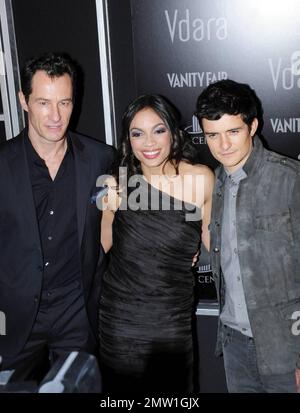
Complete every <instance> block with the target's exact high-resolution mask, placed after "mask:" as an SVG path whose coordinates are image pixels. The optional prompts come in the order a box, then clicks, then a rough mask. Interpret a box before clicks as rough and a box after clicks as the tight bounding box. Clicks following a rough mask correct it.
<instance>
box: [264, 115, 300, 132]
mask: <svg viewBox="0 0 300 413" xmlns="http://www.w3.org/2000/svg"><path fill="white" fill-rule="evenodd" d="M270 122H271V125H272V129H273V132H274V133H299V132H300V118H282V119H280V118H270Z"/></svg>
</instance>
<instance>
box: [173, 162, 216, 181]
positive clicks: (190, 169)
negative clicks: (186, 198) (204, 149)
mask: <svg viewBox="0 0 300 413" xmlns="http://www.w3.org/2000/svg"><path fill="white" fill-rule="evenodd" d="M179 168H180V174H181V175H187V174H189V175H204V176H205V177H207V178H209V179H213V178H214V173H213V171H212V170H211V169H210V167H209V166H207V165H203V164H200V163H197V164H193V165H192V164H189V163H187V162H181V163H180V166H179Z"/></svg>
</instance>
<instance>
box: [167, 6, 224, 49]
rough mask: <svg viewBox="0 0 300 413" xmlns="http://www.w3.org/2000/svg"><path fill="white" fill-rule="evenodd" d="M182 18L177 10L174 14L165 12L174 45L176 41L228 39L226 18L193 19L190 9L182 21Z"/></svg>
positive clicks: (186, 11)
mask: <svg viewBox="0 0 300 413" xmlns="http://www.w3.org/2000/svg"><path fill="white" fill-rule="evenodd" d="M180 17H181V16H180ZM180 17H179V16H178V10H177V9H175V10H174V12H173V13H172V12H170V13H169V11H168V10H165V18H166V21H167V25H168V29H169V34H170V37H171V41H172V43H174V40H175V39H177V40H179V41H180V42H188V41H190V40H193V41H196V42H200V41H202V40H212V39H213V38H214V39H217V40H224V39H227V36H228V30H227V19H226V18H225V17H211V18H209V19H207V20H202V19H200V18H199V17H197V18H191V17H190V10H189V9H186V10H185V16H183V18H181V19H180Z"/></svg>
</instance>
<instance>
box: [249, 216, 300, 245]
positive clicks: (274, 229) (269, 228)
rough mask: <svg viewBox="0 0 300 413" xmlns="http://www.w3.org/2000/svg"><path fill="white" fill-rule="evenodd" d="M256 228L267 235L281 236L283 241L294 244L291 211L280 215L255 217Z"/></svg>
mask: <svg viewBox="0 0 300 413" xmlns="http://www.w3.org/2000/svg"><path fill="white" fill-rule="evenodd" d="M254 226H255V229H256V230H259V231H264V232H265V233H266V235H267V234H268V233H269V234H270V235H271V234H272V233H273V234H274V233H277V234H280V236H282V240H284V239H285V240H287V241H289V242H293V232H292V223H291V214H290V211H283V212H281V213H280V214H273V215H264V216H257V217H255V221H254Z"/></svg>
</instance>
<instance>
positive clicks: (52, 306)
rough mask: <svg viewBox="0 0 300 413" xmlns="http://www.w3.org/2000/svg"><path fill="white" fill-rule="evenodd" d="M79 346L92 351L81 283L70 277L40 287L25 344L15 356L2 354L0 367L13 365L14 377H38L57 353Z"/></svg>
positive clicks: (94, 344)
mask: <svg viewBox="0 0 300 413" xmlns="http://www.w3.org/2000/svg"><path fill="white" fill-rule="evenodd" d="M19 328H22V326H19ZM81 350H82V351H86V352H88V353H92V354H95V353H96V343H95V341H94V339H93V336H92V333H91V331H90V326H89V322H88V319H87V314H86V310H85V304H84V298H83V292H82V287H81V284H80V282H79V281H74V282H72V283H71V284H69V285H67V286H64V287H60V288H56V289H53V290H49V291H43V293H42V297H41V302H40V306H39V310H38V314H37V317H36V320H35V323H34V325H33V329H32V331H31V334H30V336H29V338H28V340H27V342H26V344H25V347H24V348H23V350H22V351H21V352H20V353H19V354H18V355H17V356H16V357H13V358H4V360H3V365H2V366H1V367H2V370H13V369H15V370H16V376H17V377H16V380H28V379H35V380H38V379H41V378H42V377H39V374H44V373H46V371H44V369H46V370H47V369H48V368H49V367H50V366H51V365H52V364H53V363H54V362H55V360H56V359H57V358H58V357H60V356H62V355H66V354H68V353H70V352H71V351H81ZM41 366H42V367H41ZM37 372H38V373H37ZM36 374H37V375H38V376H37V377H36Z"/></svg>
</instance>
